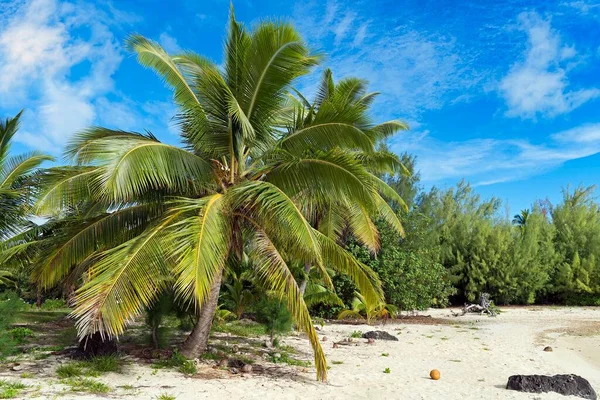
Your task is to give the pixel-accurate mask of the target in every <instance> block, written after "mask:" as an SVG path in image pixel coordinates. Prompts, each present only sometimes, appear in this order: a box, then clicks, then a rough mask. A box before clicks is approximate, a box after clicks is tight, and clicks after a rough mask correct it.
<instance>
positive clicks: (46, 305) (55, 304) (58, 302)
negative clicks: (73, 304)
mask: <svg viewBox="0 0 600 400" xmlns="http://www.w3.org/2000/svg"><path fill="white" fill-rule="evenodd" d="M64 308H68V306H67V303H66V302H65V301H64V300H63V299H47V300H45V301H44V302H43V303H42V306H41V309H42V310H44V311H54V310H60V309H64Z"/></svg>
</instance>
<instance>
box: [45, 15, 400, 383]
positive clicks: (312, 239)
mask: <svg viewBox="0 0 600 400" xmlns="http://www.w3.org/2000/svg"><path fill="white" fill-rule="evenodd" d="M127 44H128V46H129V48H130V49H131V50H133V51H134V52H136V53H137V55H138V60H139V61H140V63H141V64H143V65H144V66H147V67H149V68H152V69H153V70H155V71H156V72H157V73H158V74H159V76H161V77H162V78H163V79H164V80H165V82H166V83H167V85H168V86H169V87H171V88H172V89H173V91H174V98H175V101H176V102H177V104H178V105H179V107H180V115H179V117H178V118H179V121H180V125H181V131H182V141H183V143H184V147H182V148H181V147H176V146H172V145H168V144H166V143H162V142H160V141H159V140H158V139H157V138H156V137H154V136H153V135H152V134H150V133H145V134H141V133H135V132H123V131H115V130H109V129H105V128H91V129H88V130H86V131H84V132H82V133H80V134H78V135H77V136H76V137H75V138H74V140H73V141H72V142H71V143H70V145H69V146H68V148H67V150H66V155H67V156H68V157H69V158H70V159H71V160H72V161H73V165H72V166H70V167H63V168H55V169H52V170H51V171H49V172H48V174H47V176H46V188H45V191H44V192H43V193H42V195H41V197H40V201H39V204H38V210H39V212H40V213H43V214H48V213H56V212H63V210H65V209H73V208H77V207H83V206H86V207H87V211H86V212H79V214H78V215H79V216H80V217H81V218H80V220H79V222H78V223H77V224H79V229H74V228H73V225H71V226H70V228H69V230H68V231H66V233H64V234H61V235H58V236H60V237H61V239H60V240H59V241H58V242H59V243H58V242H57V245H55V247H54V250H53V251H52V252H51V253H49V254H45V255H44V256H43V258H42V260H43V262H40V263H39V266H38V268H37V270H36V271H35V277H36V279H37V280H38V282H40V284H42V285H43V286H45V287H47V286H51V285H54V284H56V283H58V282H60V281H61V280H62V279H64V278H65V277H66V276H70V275H72V274H73V271H74V270H73V266H77V268H76V269H75V271H77V273H78V274H79V276H81V272H82V271H87V272H86V274H83V277H84V283H83V285H82V286H81V287H80V288H79V289H78V290H77V292H76V295H75V297H74V304H75V310H74V312H73V315H74V316H75V317H76V318H77V327H78V329H79V334H80V337H82V338H83V337H85V336H87V335H92V334H95V333H98V332H99V333H100V334H101V335H103V336H108V337H113V336H118V335H119V334H121V333H122V332H123V331H124V329H125V327H126V325H127V323H128V322H129V321H131V320H132V319H133V318H134V317H135V316H137V315H138V314H140V313H141V312H142V311H143V310H144V309H145V308H146V307H148V306H150V305H151V304H152V303H153V302H154V301H155V300H156V299H157V297H158V296H159V294H160V293H161V292H163V291H165V290H167V289H168V288H172V289H173V290H174V292H175V294H176V297H177V298H178V299H179V300H181V301H185V302H187V303H188V304H189V305H190V306H192V307H195V308H196V309H197V310H198V322H197V324H196V326H195V327H194V329H193V331H192V333H191V334H190V336H189V337H188V338H187V340H186V341H185V343H184V344H183V347H182V353H183V354H184V355H185V356H187V357H189V358H192V357H197V356H198V355H200V354H201V353H202V352H203V351H205V349H206V345H207V341H208V335H209V332H210V327H211V324H212V321H213V317H214V315H215V310H216V309H217V302H218V298H219V291H220V287H221V281H222V276H223V273H224V271H225V270H227V269H230V268H232V266H234V265H235V264H237V263H239V262H241V260H242V259H243V257H244V256H247V257H248V258H249V259H250V260H251V263H250V265H252V266H253V267H254V273H255V275H256V276H257V277H258V279H259V280H260V281H261V286H262V287H263V288H265V289H266V290H269V291H272V292H274V293H276V294H277V296H278V297H279V298H280V299H282V300H284V301H285V302H286V304H287V307H288V309H289V310H290V312H291V314H292V315H293V317H294V320H295V322H296V324H297V325H298V327H299V328H300V329H303V330H305V331H306V332H307V334H308V338H309V340H310V342H311V344H312V346H313V349H314V352H315V365H316V369H317V378H318V379H321V380H325V379H326V371H327V368H326V362H325V356H324V353H323V351H322V349H321V346H320V343H319V340H318V337H317V334H316V332H315V330H314V327H313V325H312V322H311V318H310V315H309V313H308V309H307V307H306V304H305V302H304V301H303V298H302V295H301V293H300V290H299V287H298V284H297V283H296V280H295V279H294V276H293V275H292V273H291V272H290V269H289V268H288V265H289V264H290V263H294V262H299V263H308V264H310V265H314V266H316V268H318V271H319V272H320V273H321V276H322V277H323V279H324V280H325V281H326V282H327V284H328V285H329V286H331V280H330V279H329V275H328V274H327V272H326V267H331V268H332V269H334V270H335V271H337V272H341V273H346V274H348V275H349V276H350V277H351V278H352V279H353V280H354V282H355V283H356V285H357V287H358V288H359V290H360V291H361V293H362V294H363V295H364V296H365V297H368V298H373V299H381V297H382V291H381V285H380V282H379V279H378V278H377V276H376V274H375V273H374V272H373V271H371V270H370V269H369V268H368V267H367V266H365V265H364V264H361V263H360V262H358V261H357V260H355V259H354V258H353V257H352V255H350V254H349V253H348V252H346V251H345V250H344V249H343V248H341V247H340V246H339V245H338V244H337V243H336V242H335V240H332V239H331V238H330V237H328V236H327V235H324V234H322V233H321V232H320V231H319V230H317V229H314V228H313V227H312V226H311V224H310V222H309V221H308V220H307V219H306V218H305V217H304V215H303V213H302V210H301V204H302V203H303V199H305V198H307V197H309V196H310V198H311V199H313V201H314V202H321V203H326V202H328V201H331V200H332V199H336V200H337V201H340V202H344V203H348V204H350V203H352V204H355V205H356V206H357V207H360V208H361V209H364V210H365V212H366V213H368V214H369V215H371V214H373V215H375V214H384V215H388V214H393V212H392V211H391V208H390V207H389V205H388V204H387V202H385V201H383V198H382V197H381V193H383V194H385V195H388V194H390V192H393V191H391V189H389V187H388V186H387V185H385V183H383V182H382V181H381V180H380V179H378V178H377V177H375V176H374V175H373V174H371V173H370V172H369V171H368V170H367V168H366V167H365V165H364V164H363V162H362V161H361V160H360V158H359V157H356V155H355V154H354V153H353V151H354V150H356V149H361V150H362V152H364V153H365V154H370V153H371V152H373V151H374V145H373V140H372V138H371V137H370V136H369V134H368V133H367V131H365V130H364V129H362V128H361V127H356V126H354V125H353V124H351V123H348V122H346V121H344V120H340V121H339V122H323V123H322V122H320V121H313V122H311V123H310V124H306V125H304V126H303V127H302V128H301V129H295V128H294V127H293V126H288V127H284V125H285V117H284V110H285V108H286V107H285V105H286V102H287V95H288V92H289V89H290V85H291V83H292V82H293V81H294V80H295V79H296V78H297V77H299V76H302V75H304V74H306V73H308V72H309V71H310V68H311V67H312V66H314V65H315V64H316V63H317V62H318V61H319V59H320V57H319V56H318V55H314V54H311V53H310V52H309V50H308V49H307V47H306V45H305V44H304V42H303V41H302V38H301V37H300V36H299V35H298V33H297V32H296V31H295V30H294V29H293V28H292V27H291V26H290V25H289V24H287V23H283V22H263V23H261V24H260V25H258V26H257V28H256V29H255V30H253V31H252V32H249V31H248V30H246V28H245V27H244V26H242V25H241V24H239V23H238V22H237V21H236V20H235V18H234V15H233V12H232V13H231V18H230V24H229V34H228V39H227V42H226V46H225V62H224V67H223V68H222V69H220V68H219V67H218V66H216V65H215V64H213V63H212V62H210V61H208V60H207V59H205V58H203V57H202V56H199V55H197V54H195V53H191V52H184V53H182V54H178V55H172V56H170V55H168V54H167V53H166V52H165V51H164V50H163V49H162V47H160V45H158V44H157V43H155V42H152V41H150V40H147V39H145V38H144V37H142V36H139V35H134V36H132V37H130V38H129V40H128V41H127ZM367 127H368V126H367ZM84 209H85V208H84ZM77 224H74V225H77ZM397 224H399V222H397Z"/></svg>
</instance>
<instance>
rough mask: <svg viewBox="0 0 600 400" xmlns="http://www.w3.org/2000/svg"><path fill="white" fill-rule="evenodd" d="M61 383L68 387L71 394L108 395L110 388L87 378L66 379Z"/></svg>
mask: <svg viewBox="0 0 600 400" xmlns="http://www.w3.org/2000/svg"><path fill="white" fill-rule="evenodd" d="M63 383H64V384H66V385H68V386H69V387H70V389H71V391H72V392H85V393H108V392H110V387H108V385H105V384H104V383H102V382H98V381H95V380H93V379H89V378H68V379H65V380H63Z"/></svg>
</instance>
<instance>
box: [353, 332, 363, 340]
mask: <svg viewBox="0 0 600 400" xmlns="http://www.w3.org/2000/svg"><path fill="white" fill-rule="evenodd" d="M350 337H351V338H354V339H360V338H361V337H362V331H354V332H352V333H351V334H350Z"/></svg>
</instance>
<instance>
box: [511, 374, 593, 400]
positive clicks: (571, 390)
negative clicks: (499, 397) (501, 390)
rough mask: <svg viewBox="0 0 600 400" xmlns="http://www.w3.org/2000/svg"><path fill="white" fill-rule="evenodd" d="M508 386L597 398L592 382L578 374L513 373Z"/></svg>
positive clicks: (591, 399)
mask: <svg viewBox="0 0 600 400" xmlns="http://www.w3.org/2000/svg"><path fill="white" fill-rule="evenodd" d="M506 388H507V389H510V390H518V391H520V392H527V393H546V392H556V393H560V394H562V395H565V396H579V397H582V398H584V399H589V400H596V399H597V397H596V392H594V389H593V388H592V386H591V385H590V383H589V382H588V381H587V380H585V379H583V378H582V377H580V376H577V375H554V376H547V375H513V376H511V377H510V378H508V383H507V384H506Z"/></svg>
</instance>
